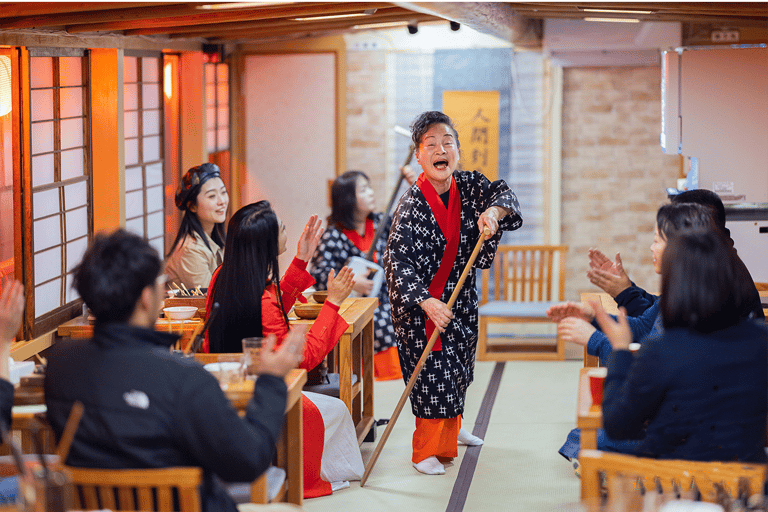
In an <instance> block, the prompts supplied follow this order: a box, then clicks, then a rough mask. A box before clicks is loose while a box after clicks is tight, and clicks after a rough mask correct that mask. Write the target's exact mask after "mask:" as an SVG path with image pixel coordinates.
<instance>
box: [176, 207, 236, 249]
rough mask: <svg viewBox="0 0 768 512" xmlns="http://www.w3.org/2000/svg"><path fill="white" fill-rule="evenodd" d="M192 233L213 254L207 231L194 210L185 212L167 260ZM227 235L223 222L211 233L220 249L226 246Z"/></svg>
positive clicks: (214, 227)
mask: <svg viewBox="0 0 768 512" xmlns="http://www.w3.org/2000/svg"><path fill="white" fill-rule="evenodd" d="M194 201H195V203H194V204H197V197H195V199H194ZM192 233H195V234H197V236H198V238H200V240H202V241H203V243H204V244H205V246H206V247H207V248H208V249H209V250H210V251H211V252H213V249H211V245H210V244H209V243H208V237H207V236H206V234H205V231H203V225H202V224H200V219H198V218H197V214H196V213H195V212H193V211H192V210H187V211H185V212H184V217H182V218H181V224H180V225H179V232H178V234H177V235H176V239H175V240H174V241H173V245H171V250H170V251H168V254H167V255H166V258H169V257H170V256H171V254H173V251H175V250H176V246H178V245H179V244H180V243H181V242H182V241H183V240H184V238H186V236H187V235H191V234H192ZM225 237H226V235H225V233H224V223H223V222H217V223H216V224H214V225H213V233H211V240H213V241H214V242H216V245H218V246H219V247H222V246H223V245H224V240H225Z"/></svg>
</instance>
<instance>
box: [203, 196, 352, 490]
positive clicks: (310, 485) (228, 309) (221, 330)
mask: <svg viewBox="0 0 768 512" xmlns="http://www.w3.org/2000/svg"><path fill="white" fill-rule="evenodd" d="M320 226H321V223H320V221H319V219H318V218H317V216H316V215H313V216H312V217H310V219H309V221H308V222H307V225H306V226H305V228H304V231H303V232H302V234H301V237H300V238H299V244H298V249H297V252H296V257H295V258H294V259H293V261H292V262H291V265H290V266H289V267H288V269H287V271H286V272H285V275H284V276H283V277H282V279H279V276H280V270H279V267H278V256H279V255H280V254H282V253H283V252H285V250H286V244H287V236H286V234H285V227H284V225H283V224H282V223H281V222H280V219H278V217H277V215H276V214H275V212H274V210H272V208H271V206H270V204H269V202H268V201H259V202H257V203H252V204H249V205H247V206H244V207H243V208H241V209H240V210H238V211H237V212H236V213H235V214H234V215H233V216H232V218H231V220H230V221H229V224H228V226H227V240H226V244H225V250H224V261H223V263H222V264H221V267H219V268H218V269H217V270H216V272H215V273H214V274H213V278H212V279H211V284H210V286H209V291H208V299H207V302H206V310H207V311H208V312H210V310H211V308H212V305H213V304H214V303H217V302H218V303H219V311H218V313H217V314H216V316H215V318H214V320H213V321H212V322H211V325H210V328H209V332H208V338H207V341H208V343H207V345H204V348H203V349H204V350H205V351H208V352H212V353H217V352H240V351H242V343H241V340H242V339H243V338H246V337H253V336H257V337H258V336H268V335H275V336H276V337H277V343H278V345H279V343H280V342H281V341H282V339H283V338H284V337H285V336H286V335H287V334H288V332H289V331H290V325H289V322H288V316H287V312H288V311H289V310H290V309H291V306H292V305H293V303H294V302H295V301H296V300H299V301H306V299H305V298H304V296H303V295H302V294H301V292H302V291H303V290H305V289H306V288H308V287H309V286H311V285H313V284H315V280H314V279H313V278H312V276H310V275H309V273H308V272H307V270H306V268H307V262H308V261H309V259H310V258H311V257H312V255H313V254H314V252H315V248H316V247H317V244H318V241H319V240H320V236H321V235H322V228H321V227H320ZM353 277H354V276H353V274H352V272H351V270H350V269H349V268H346V267H345V268H342V269H341V270H340V271H339V273H338V274H335V273H333V272H332V273H331V274H330V275H329V276H328V283H327V284H328V298H327V299H326V301H325V304H324V305H323V307H322V309H321V311H320V314H319V315H318V317H317V319H316V320H315V322H314V323H313V325H312V327H311V328H310V329H309V331H308V332H307V340H306V344H305V346H304V352H303V355H304V359H303V361H302V362H301V363H300V365H299V367H300V368H304V369H306V370H311V369H312V368H314V367H316V366H317V365H318V364H320V363H321V362H322V360H323V358H325V356H326V355H327V354H328V353H329V352H330V351H331V349H333V347H334V346H335V345H336V343H337V342H338V341H339V338H340V337H341V335H342V334H343V333H344V331H346V329H347V327H348V324H347V322H345V321H344V319H343V318H342V317H341V316H340V315H339V305H340V304H341V302H342V301H343V300H344V299H345V298H347V296H348V295H349V293H350V292H351V291H352V286H353V285H354V279H353ZM303 410H304V440H303V443H304V497H305V498H311V497H316V496H324V495H327V494H330V493H331V492H332V489H334V488H341V487H344V486H346V485H348V484H347V481H348V480H359V479H360V478H361V477H362V474H363V469H364V468H363V462H362V457H361V455H360V449H359V446H358V444H357V437H356V434H355V428H354V424H353V422H352V417H351V416H350V414H349V411H348V410H347V408H346V406H345V405H344V403H343V402H342V401H341V400H339V399H338V398H333V397H329V396H325V395H319V394H316V393H304V397H303Z"/></svg>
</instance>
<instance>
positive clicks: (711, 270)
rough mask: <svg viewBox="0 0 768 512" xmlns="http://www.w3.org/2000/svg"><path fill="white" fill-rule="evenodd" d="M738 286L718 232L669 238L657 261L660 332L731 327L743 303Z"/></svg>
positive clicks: (744, 296)
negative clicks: (659, 285) (658, 267)
mask: <svg viewBox="0 0 768 512" xmlns="http://www.w3.org/2000/svg"><path fill="white" fill-rule="evenodd" d="M740 283H741V280H740V277H739V275H738V270H737V266H736V260H735V253H734V251H733V249H732V248H731V244H730V241H729V240H728V239H727V237H725V235H724V234H723V233H722V232H721V231H720V230H718V229H715V228H712V229H709V230H700V229H696V230H693V231H686V232H682V233H677V234H675V235H673V236H672V237H671V238H670V240H669V241H668V242H667V247H666V248H665V249H664V255H663V256H662V257H661V298H660V299H659V301H660V302H659V307H660V312H661V317H662V321H663V323H664V328H665V329H671V328H674V327H683V328H687V329H692V330H695V331H698V332H702V333H710V332H713V331H717V330H720V329H724V328H726V327H730V326H732V325H735V324H736V323H738V321H739V319H740V318H741V317H742V316H743V315H741V311H743V310H744V308H745V303H746V302H747V301H748V300H749V297H748V295H747V294H746V290H745V288H744V287H743V286H741V284H740Z"/></svg>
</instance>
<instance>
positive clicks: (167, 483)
mask: <svg viewBox="0 0 768 512" xmlns="http://www.w3.org/2000/svg"><path fill="white" fill-rule="evenodd" d="M65 470H66V472H67V473H68V474H69V477H70V479H71V481H72V488H73V492H72V494H73V497H72V501H73V506H74V507H75V509H76V510H102V509H108V510H136V511H163V512H165V511H168V512H171V511H174V510H179V511H181V512H199V511H201V510H202V505H201V501H200V489H199V487H200V484H201V483H202V480H203V470H202V469H200V468H197V467H173V468H162V469H85V468H75V467H70V466H67V467H65ZM174 496H176V498H175V499H176V500H178V501H177V502H176V503H174Z"/></svg>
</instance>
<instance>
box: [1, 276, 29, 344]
mask: <svg viewBox="0 0 768 512" xmlns="http://www.w3.org/2000/svg"><path fill="white" fill-rule="evenodd" d="M23 313H24V285H22V284H21V283H20V282H18V281H16V280H15V279H14V280H10V281H8V282H7V283H6V285H5V286H4V287H3V294H2V296H1V297H0V343H2V344H3V345H4V344H6V343H10V342H11V340H12V339H13V337H14V336H16V333H17V332H18V331H19V327H21V319H22V315H23Z"/></svg>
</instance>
